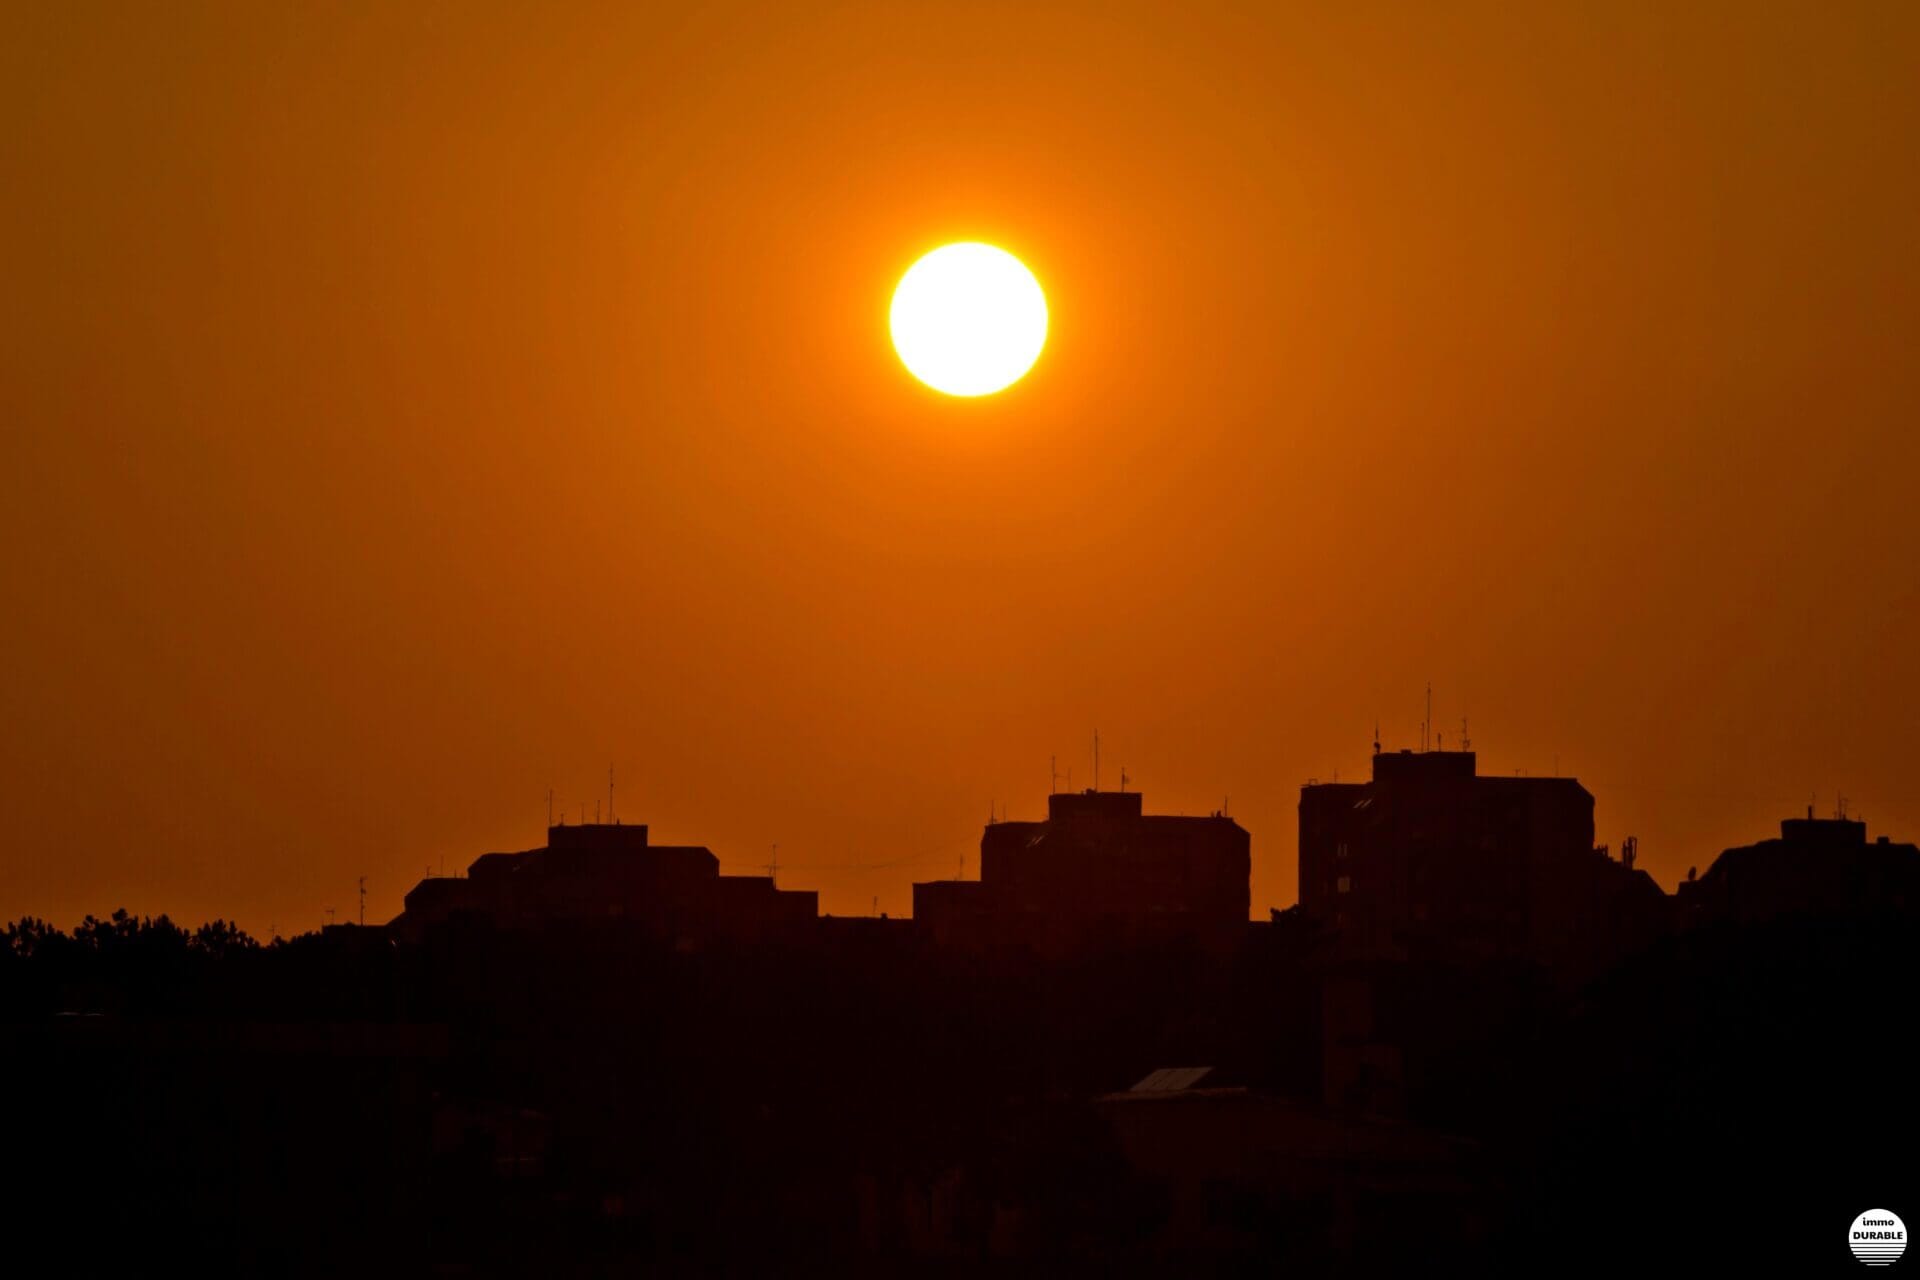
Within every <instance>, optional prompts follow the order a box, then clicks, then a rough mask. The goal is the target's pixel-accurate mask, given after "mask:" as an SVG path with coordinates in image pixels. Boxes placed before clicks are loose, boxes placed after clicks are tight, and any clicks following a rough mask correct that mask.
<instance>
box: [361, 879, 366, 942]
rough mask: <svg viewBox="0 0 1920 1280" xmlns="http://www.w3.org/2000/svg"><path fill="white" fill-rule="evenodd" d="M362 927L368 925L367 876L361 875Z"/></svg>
mask: <svg viewBox="0 0 1920 1280" xmlns="http://www.w3.org/2000/svg"><path fill="white" fill-rule="evenodd" d="M360 927H361V928H362V929H364V928H366V927H367V878H366V877H365V876H361V877H360Z"/></svg>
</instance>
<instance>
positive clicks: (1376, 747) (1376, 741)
mask: <svg viewBox="0 0 1920 1280" xmlns="http://www.w3.org/2000/svg"><path fill="white" fill-rule="evenodd" d="M1373 754H1375V755H1379V754H1380V718H1379V717H1378V716H1375V717H1374V719H1373Z"/></svg>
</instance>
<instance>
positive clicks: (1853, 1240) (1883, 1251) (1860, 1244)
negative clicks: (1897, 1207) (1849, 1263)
mask: <svg viewBox="0 0 1920 1280" xmlns="http://www.w3.org/2000/svg"><path fill="white" fill-rule="evenodd" d="M1847 1246H1848V1247H1849V1248H1851V1249H1852V1250H1853V1256H1854V1257H1856V1258H1858V1259H1860V1261H1862V1262H1864V1263H1866V1264H1867V1265H1868V1266H1870V1267H1884V1266H1886V1265H1887V1264H1888V1263H1889V1262H1892V1261H1893V1260H1894V1259H1896V1258H1898V1257H1899V1256H1900V1255H1901V1254H1903V1253H1905V1252H1906V1251H1907V1224H1906V1223H1904V1222H1902V1221H1900V1217H1899V1215H1898V1214H1896V1213H1894V1212H1893V1211H1892V1210H1890V1209H1869V1210H1867V1211H1866V1212H1865V1213H1863V1214H1861V1215H1860V1216H1859V1217H1857V1218H1855V1219H1854V1220H1853V1229H1852V1230H1851V1231H1849V1232H1847Z"/></svg>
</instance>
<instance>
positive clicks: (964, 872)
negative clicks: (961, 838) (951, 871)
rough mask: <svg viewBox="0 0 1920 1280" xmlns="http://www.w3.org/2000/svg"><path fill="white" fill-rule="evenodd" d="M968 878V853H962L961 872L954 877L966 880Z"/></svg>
mask: <svg viewBox="0 0 1920 1280" xmlns="http://www.w3.org/2000/svg"><path fill="white" fill-rule="evenodd" d="M966 878H967V855H966V854H964V853H963V854H961V855H960V873H959V874H958V875H956V876H954V879H955V880H965V879H966Z"/></svg>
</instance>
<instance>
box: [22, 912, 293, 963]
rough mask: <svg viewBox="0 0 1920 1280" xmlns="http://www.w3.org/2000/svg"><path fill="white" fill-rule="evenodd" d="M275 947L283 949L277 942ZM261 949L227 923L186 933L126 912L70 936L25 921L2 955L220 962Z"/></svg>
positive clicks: (160, 919)
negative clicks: (121, 955)
mask: <svg viewBox="0 0 1920 1280" xmlns="http://www.w3.org/2000/svg"><path fill="white" fill-rule="evenodd" d="M273 945H275V946H280V945H284V944H283V943H282V942H281V941H280V940H279V939H275V941H274V944H273ZM259 946H260V943H259V941H258V940H257V939H255V938H254V937H253V935H251V934H249V933H248V932H247V931H246V930H244V929H242V928H241V927H240V926H239V925H237V924H234V923H233V922H232V921H229V920H210V921H208V922H207V923H205V924H203V925H200V926H199V927H198V928H195V929H186V928H183V927H181V926H180V925H177V924H175V923H174V922H173V921H172V920H170V919H168V918H167V916H165V915H164V914H162V915H158V916H135V915H132V914H130V913H129V912H128V911H127V910H126V908H124V907H122V908H121V909H120V910H118V911H115V912H114V913H113V914H112V915H110V916H108V917H107V918H106V919H104V920H102V919H100V918H99V917H98V916H93V915H89V916H87V917H86V918H85V919H83V920H82V921H81V922H80V923H79V924H77V925H75V926H74V929H73V932H72V933H67V932H64V931H63V930H61V929H60V928H59V927H58V926H56V925H53V924H49V923H48V922H47V921H45V920H41V919H39V918H37V917H35V916H22V917H20V919H18V920H16V921H14V922H13V923H11V924H9V925H8V926H7V929H6V934H5V936H4V942H3V945H0V954H4V955H5V956H6V957H8V958H11V959H15V960H33V959H35V958H43V959H44V958H55V957H58V956H59V955H60V954H62V953H63V952H66V951H69V950H77V951H81V952H93V953H96V954H103V953H113V952H122V951H126V952H137V953H140V954H143V955H156V954H160V953H164V952H169V951H174V952H195V953H198V954H201V955H206V956H212V957H214V958H216V959H218V958H219V957H221V956H225V955H227V954H229V953H230V952H234V951H252V950H256V949H258V948H259Z"/></svg>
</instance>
